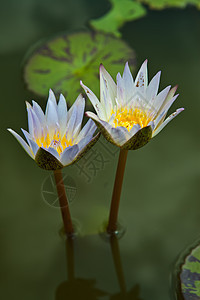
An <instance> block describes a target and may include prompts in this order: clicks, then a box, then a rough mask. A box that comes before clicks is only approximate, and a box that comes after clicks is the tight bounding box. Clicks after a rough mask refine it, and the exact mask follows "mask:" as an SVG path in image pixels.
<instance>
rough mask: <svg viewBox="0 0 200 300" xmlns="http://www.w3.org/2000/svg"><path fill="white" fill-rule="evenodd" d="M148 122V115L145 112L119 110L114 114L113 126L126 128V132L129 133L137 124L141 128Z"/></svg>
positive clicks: (139, 110)
mask: <svg viewBox="0 0 200 300" xmlns="http://www.w3.org/2000/svg"><path fill="white" fill-rule="evenodd" d="M113 113H114V111H113ZM150 121H151V116H150V114H147V113H146V112H145V111H143V110H141V109H139V108H135V109H131V108H121V109H118V110H117V112H116V116H115V119H114V124H115V127H118V126H123V127H126V128H127V129H128V131H130V130H131V128H132V127H133V126H134V125H136V124H139V125H140V126H141V128H143V127H146V126H147V125H148V123H149V122H150Z"/></svg>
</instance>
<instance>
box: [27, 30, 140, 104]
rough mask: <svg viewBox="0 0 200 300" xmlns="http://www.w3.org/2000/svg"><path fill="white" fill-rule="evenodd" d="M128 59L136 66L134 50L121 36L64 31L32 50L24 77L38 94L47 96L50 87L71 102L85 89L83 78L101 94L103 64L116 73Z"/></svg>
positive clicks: (120, 70) (131, 64) (132, 65)
mask: <svg viewBox="0 0 200 300" xmlns="http://www.w3.org/2000/svg"><path fill="white" fill-rule="evenodd" d="M126 61H129V64H130V66H131V67H132V68H133V69H134V68H135V52H134V50H133V49H131V48H130V47H129V46H128V45H127V44H126V43H125V42H124V41H122V40H120V39H117V38H114V37H111V36H109V35H105V34H101V33H92V32H79V33H74V34H68V35H67V34H62V35H60V36H57V37H55V38H53V39H51V40H49V41H48V42H47V43H45V44H43V45H41V46H40V47H39V48H37V49H36V50H35V51H34V52H33V53H32V55H31V56H30V57H29V59H28V60H27V62H26V64H25V68H24V80H25V82H26V84H27V88H28V89H29V90H31V91H33V92H35V93H36V94H38V95H41V96H45V97H46V96H47V95H48V90H49V89H50V88H51V89H52V90H53V91H54V92H55V93H56V94H60V93H62V94H63V95H64V96H65V97H66V99H67V101H68V102H69V103H70V104H72V103H73V102H74V101H75V99H76V98H77V96H78V94H79V93H80V92H83V89H82V88H81V87H80V80H82V81H83V82H87V85H88V86H90V87H91V88H92V91H93V92H94V93H95V94H96V95H99V65H100V63H103V64H104V66H105V67H106V68H108V70H109V73H110V74H111V76H116V74H117V73H118V72H122V71H123V68H124V64H125V62H126Z"/></svg>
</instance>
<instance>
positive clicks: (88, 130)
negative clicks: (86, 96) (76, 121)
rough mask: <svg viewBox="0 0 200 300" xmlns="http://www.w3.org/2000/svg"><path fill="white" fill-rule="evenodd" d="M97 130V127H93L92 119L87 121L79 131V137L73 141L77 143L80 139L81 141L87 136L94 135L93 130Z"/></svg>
mask: <svg viewBox="0 0 200 300" xmlns="http://www.w3.org/2000/svg"><path fill="white" fill-rule="evenodd" d="M96 129H97V126H96V125H95V123H94V121H92V119H89V120H88V121H87V123H86V124H85V126H84V127H83V128H82V129H81V131H80V133H79V135H78V136H77V138H76V139H75V140H74V142H76V143H78V142H79V141H80V140H81V139H83V138H84V137H85V136H87V135H88V134H92V135H93V134H94V132H95V130H96Z"/></svg>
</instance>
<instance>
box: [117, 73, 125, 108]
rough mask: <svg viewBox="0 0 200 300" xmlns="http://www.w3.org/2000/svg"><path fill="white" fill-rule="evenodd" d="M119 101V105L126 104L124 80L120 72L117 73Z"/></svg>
mask: <svg viewBox="0 0 200 300" xmlns="http://www.w3.org/2000/svg"><path fill="white" fill-rule="evenodd" d="M117 102H118V104H119V107H121V106H124V105H125V104H126V102H125V89H124V81H123V79H122V77H121V75H120V73H118V74H117Z"/></svg>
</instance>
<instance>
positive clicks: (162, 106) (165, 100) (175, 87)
mask: <svg viewBox="0 0 200 300" xmlns="http://www.w3.org/2000/svg"><path fill="white" fill-rule="evenodd" d="M177 87H178V86H177V85H176V86H174V87H173V88H172V89H171V90H170V91H169V93H168V94H167V96H166V98H165V99H164V101H163V103H162V105H161V106H160V109H159V112H158V113H160V112H161V111H163V109H164V107H166V105H167V104H168V102H170V101H171V99H172V98H174V97H175V96H174V94H175V93H176V90H177Z"/></svg>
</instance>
